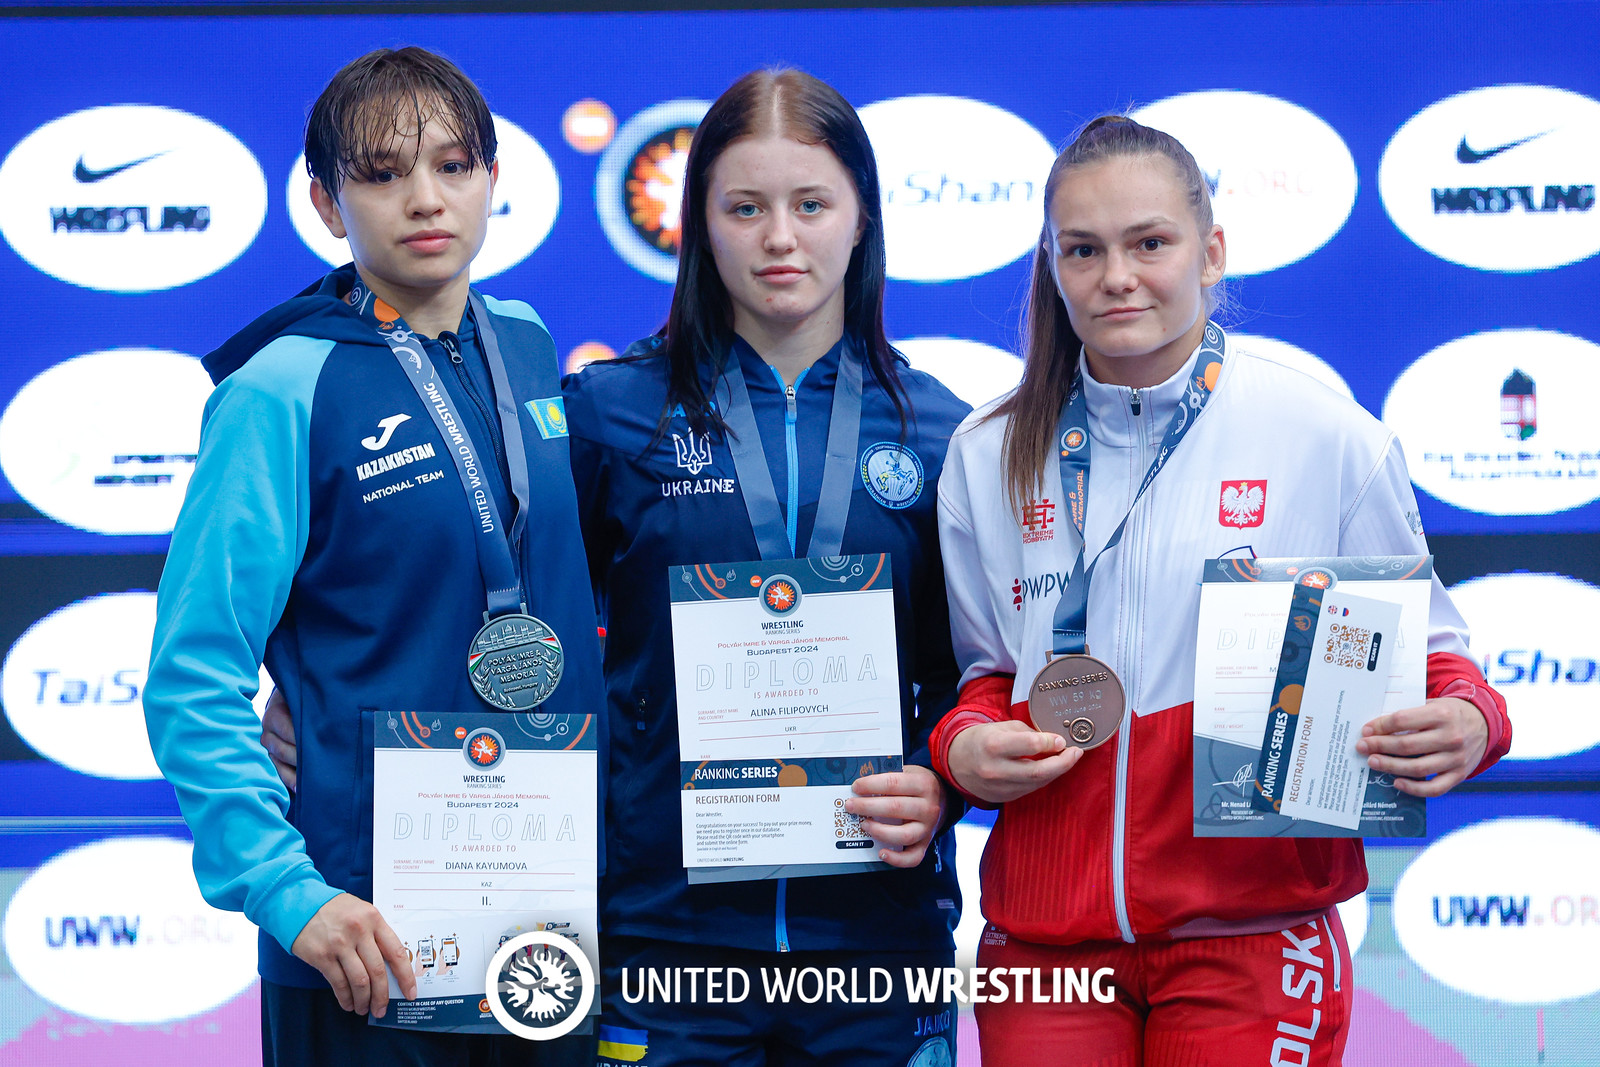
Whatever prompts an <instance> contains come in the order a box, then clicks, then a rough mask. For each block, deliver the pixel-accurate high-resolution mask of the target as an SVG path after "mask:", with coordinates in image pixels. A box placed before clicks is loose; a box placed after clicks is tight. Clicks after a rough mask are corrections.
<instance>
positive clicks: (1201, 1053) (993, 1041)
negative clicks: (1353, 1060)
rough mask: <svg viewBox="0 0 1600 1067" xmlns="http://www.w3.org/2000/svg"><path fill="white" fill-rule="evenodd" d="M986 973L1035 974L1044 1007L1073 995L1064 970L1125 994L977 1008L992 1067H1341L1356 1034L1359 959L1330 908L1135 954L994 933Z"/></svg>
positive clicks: (989, 936) (1124, 947)
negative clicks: (1354, 961)
mask: <svg viewBox="0 0 1600 1067" xmlns="http://www.w3.org/2000/svg"><path fill="white" fill-rule="evenodd" d="M978 966H980V967H982V968H985V969H986V971H987V973H989V974H993V973H994V970H995V968H999V967H1006V968H1011V967H1016V968H1022V969H1023V971H1022V974H1024V975H1027V981H1028V982H1029V983H1031V982H1032V981H1033V971H1034V969H1035V968H1037V969H1038V975H1039V978H1040V979H1041V982H1040V988H1041V989H1043V990H1045V993H1044V996H1045V997H1051V996H1052V995H1056V994H1052V992H1050V991H1051V990H1052V988H1056V989H1063V990H1067V989H1070V982H1067V981H1062V980H1059V979H1057V978H1056V976H1055V974H1054V968H1063V969H1064V970H1063V977H1065V976H1066V975H1070V974H1071V971H1077V972H1078V973H1079V975H1080V977H1083V975H1084V973H1085V972H1083V971H1079V969H1080V968H1086V969H1087V972H1086V973H1087V975H1088V976H1093V975H1094V974H1095V972H1097V971H1099V970H1101V969H1102V968H1110V969H1111V971H1112V972H1113V976H1112V977H1111V978H1110V982H1109V984H1110V985H1113V986H1114V987H1115V997H1114V999H1112V1000H1111V1001H1110V1002H1109V1003H1103V1002H1101V1001H1100V1000H1096V999H1095V998H1094V997H1093V996H1092V995H1091V996H1090V997H1088V998H1087V1000H1083V999H1080V998H1079V997H1078V996H1074V997H1073V998H1072V999H1073V1002H1072V1003H1036V1002H1034V997H1033V995H1032V994H1031V992H1030V994H1029V995H1028V996H1027V997H1025V998H1024V999H1023V1001H1022V1002H1020V1003H1019V1002H1018V1001H1017V1000H1016V998H1015V997H1009V998H1007V999H1006V1000H1005V1001H1003V1002H1000V1003H994V1002H992V1001H991V1002H988V1003H983V1004H978V1005H976V1006H975V1011H976V1014H977V1020H978V1036H979V1041H980V1044H981V1045H982V1049H983V1063H984V1067H1031V1065H1034V1064H1037V1065H1040V1067H1044V1065H1048V1067H1245V1065H1250V1067H1254V1065H1257V1064H1259V1065H1261V1067H1338V1065H1339V1064H1340V1063H1341V1061H1342V1060H1343V1056H1344V1042H1345V1036H1346V1034H1347V1033H1348V1031H1349V1027H1350V1005H1351V1002H1352V999H1353V991H1354V983H1353V982H1352V980H1351V973H1350V951H1349V948H1348V946H1347V944H1346V942H1345V936H1344V928H1343V927H1342V926H1340V925H1339V917H1338V913H1337V912H1336V911H1335V910H1333V909H1331V908H1330V909H1329V910H1328V913H1327V914H1326V915H1325V916H1323V917H1321V918H1318V919H1317V920H1316V921H1314V922H1309V923H1305V924H1303V925H1300V926H1296V927H1292V928H1291V929H1288V930H1280V931H1274V932H1272V933H1264V934H1242V935H1236V936H1231V937H1206V938H1191V939H1186V940H1182V941H1141V942H1138V943H1136V944H1132V945H1129V944H1125V943H1123V942H1120V941H1096V942H1087V943H1083V944H1078V945H1041V944H1032V943H1029V942H1025V941H1018V940H1017V939H1015V938H1011V937H1008V936H1007V935H1006V934H1005V933H1004V931H1001V930H998V929H997V928H996V927H994V926H990V927H988V928H987V929H985V931H984V935H983V942H982V944H981V946H980V947H979V949H978ZM1068 968H1070V969H1071V971H1067V970H1065V969H1068ZM1013 973H1015V972H1013ZM1053 982H1054V986H1052V983H1053ZM1100 986H1101V992H1102V995H1104V996H1109V995H1110V991H1109V989H1108V988H1106V986H1107V982H1106V981H1105V979H1104V978H1102V981H1101V983H1100ZM1080 988H1081V987H1080ZM1063 999H1064V997H1063Z"/></svg>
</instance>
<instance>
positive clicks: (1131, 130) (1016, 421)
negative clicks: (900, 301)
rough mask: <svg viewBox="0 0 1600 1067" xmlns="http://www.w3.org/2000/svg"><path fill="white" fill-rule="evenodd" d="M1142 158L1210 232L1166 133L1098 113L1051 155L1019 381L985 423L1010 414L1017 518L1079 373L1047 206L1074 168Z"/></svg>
mask: <svg viewBox="0 0 1600 1067" xmlns="http://www.w3.org/2000/svg"><path fill="white" fill-rule="evenodd" d="M1141 156H1160V157H1162V158H1164V159H1166V160H1167V161H1168V162H1169V163H1171V164H1172V166H1173V168H1174V172H1173V177H1174V179H1175V180H1176V181H1177V182H1178V185H1179V186H1180V187H1181V188H1182V189H1183V191H1184V193H1185V195H1186V197H1187V199H1188V201H1189V209H1190V210H1191V211H1192V212H1193V213H1194V221H1195V225H1196V227H1197V228H1198V230H1199V232H1200V234H1201V236H1202V237H1204V236H1205V235H1206V234H1208V233H1210V232H1211V226H1212V223H1213V218H1212V214H1211V187H1210V185H1209V184H1208V183H1207V182H1206V179H1205V175H1203V174H1201V173H1200V167H1199V165H1198V164H1197V163H1195V161H1194V156H1192V155H1190V154H1189V150H1188V149H1187V148H1185V147H1183V145H1182V144H1180V143H1179V142H1178V139H1177V138H1175V137H1173V136H1172V135H1171V134H1169V133H1163V132H1162V131H1160V130H1155V129H1151V128H1150V127H1149V126H1144V125H1141V124H1140V123H1138V122H1135V121H1134V120H1133V119H1131V118H1128V117H1127V116H1126V115H1102V116H1100V117H1099V118H1097V119H1095V120H1093V121H1092V122H1090V123H1089V124H1088V125H1087V126H1085V127H1084V128H1083V129H1082V130H1081V131H1080V132H1079V133H1078V136H1077V137H1076V138H1074V139H1073V141H1072V143H1071V144H1069V145H1067V147H1066V148H1064V149H1062V150H1061V154H1060V155H1058V156H1056V161H1055V164H1054V165H1053V166H1051V168H1050V177H1049V179H1048V180H1047V181H1046V182H1045V192H1044V224H1043V227H1042V228H1041V230H1040V233H1039V246H1038V248H1036V249H1035V250H1034V254H1033V272H1032V277H1031V279H1030V282H1029V285H1028V296H1027V304H1026V307H1025V308H1024V310H1023V314H1022V329H1023V364H1022V381H1021V382H1020V383H1019V384H1018V385H1017V388H1016V391H1015V392H1013V393H1012V394H1011V395H1009V396H1007V397H1006V398H1005V400H1004V401H1002V402H1001V403H1000V404H999V406H997V407H996V408H995V409H994V410H993V411H992V412H990V413H989V415H988V416H987V417H986V418H987V419H995V418H1005V417H1007V416H1009V417H1010V420H1011V421H1010V422H1009V423H1007V425H1006V434H1005V444H1004V450H1003V451H1004V468H1005V480H1006V494H1007V497H1008V499H1009V500H1010V503H1011V507H1012V510H1013V511H1015V512H1017V514H1018V515H1020V514H1021V509H1022V506H1023V503H1024V502H1025V501H1026V500H1027V499H1028V498H1029V497H1030V496H1033V495H1035V494H1036V493H1038V492H1039V491H1040V489H1041V487H1042V486H1043V485H1044V470H1045V465H1046V464H1047V463H1048V462H1049V461H1050V459H1051V457H1053V456H1054V455H1055V453H1056V449H1055V447H1054V439H1055V434H1056V424H1057V422H1058V420H1059V417H1060V414H1061V405H1062V404H1064V403H1066V400H1067V391H1068V390H1069V389H1070V388H1071V387H1072V379H1073V376H1074V375H1075V374H1076V373H1077V370H1078V352H1079V350H1080V349H1081V348H1082V347H1083V342H1082V341H1081V340H1080V339H1079V337H1078V334H1077V332H1076V331H1075V330H1073V328H1072V322H1071V320H1070V319H1069V318H1068V317H1067V307H1066V304H1065V303H1063V302H1062V300H1061V293H1060V291H1059V290H1058V289H1057V288H1056V279H1055V274H1054V273H1053V272H1052V271H1051V269H1050V267H1051V260H1052V257H1053V256H1054V252H1053V248H1054V245H1055V240H1054V237H1053V235H1052V234H1051V232H1050V207H1051V205H1052V204H1053V203H1054V201H1055V196H1056V193H1057V191H1058V190H1059V188H1060V186H1061V182H1062V180H1063V179H1064V178H1065V177H1066V175H1067V172H1068V171H1070V170H1072V169H1073V168H1074V167H1086V166H1089V165H1091V164H1094V163H1100V162H1103V161H1104V160H1108V159H1117V158H1127V157H1141ZM1217 297H1218V294H1217V293H1215V292H1213V291H1211V290H1208V291H1207V294H1206V305H1205V306H1206V312H1207V313H1208V314H1209V313H1210V312H1211V311H1212V310H1213V308H1214V307H1215V302H1216V300H1217Z"/></svg>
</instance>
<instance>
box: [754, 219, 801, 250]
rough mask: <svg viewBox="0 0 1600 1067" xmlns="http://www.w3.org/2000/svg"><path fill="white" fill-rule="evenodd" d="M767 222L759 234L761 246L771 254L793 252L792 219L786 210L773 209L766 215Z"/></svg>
mask: <svg viewBox="0 0 1600 1067" xmlns="http://www.w3.org/2000/svg"><path fill="white" fill-rule="evenodd" d="M767 219H768V222H767V226H766V229H765V231H764V232H763V233H762V235H761V243H762V247H763V248H765V249H766V250H767V251H768V252H769V253H771V254H772V255H779V256H781V255H784V254H785V253H788V252H793V251H794V247H795V235H794V221H793V220H792V219H790V218H789V213H788V212H787V211H774V212H773V213H772V214H770V215H768V216H767Z"/></svg>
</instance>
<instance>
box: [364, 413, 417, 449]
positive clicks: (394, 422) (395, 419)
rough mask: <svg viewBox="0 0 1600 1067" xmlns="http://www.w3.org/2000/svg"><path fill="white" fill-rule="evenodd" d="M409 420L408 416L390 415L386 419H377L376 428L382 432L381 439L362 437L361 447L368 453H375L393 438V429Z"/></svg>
mask: <svg viewBox="0 0 1600 1067" xmlns="http://www.w3.org/2000/svg"><path fill="white" fill-rule="evenodd" d="M409 418H411V416H410V415H390V416H389V417H388V418H387V419H379V420H378V427H379V428H380V429H381V430H383V436H382V437H363V438H362V439H361V447H362V448H365V449H367V450H368V451H369V452H376V451H378V450H379V449H380V448H382V447H383V446H384V445H386V444H388V443H389V438H391V437H393V436H394V428H395V427H396V426H399V425H400V424H401V423H402V422H405V421H406V420H407V419H409Z"/></svg>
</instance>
